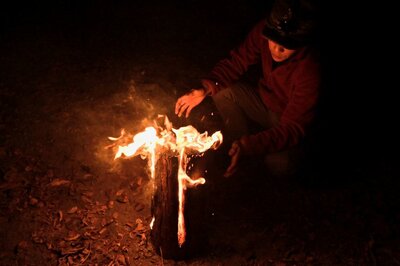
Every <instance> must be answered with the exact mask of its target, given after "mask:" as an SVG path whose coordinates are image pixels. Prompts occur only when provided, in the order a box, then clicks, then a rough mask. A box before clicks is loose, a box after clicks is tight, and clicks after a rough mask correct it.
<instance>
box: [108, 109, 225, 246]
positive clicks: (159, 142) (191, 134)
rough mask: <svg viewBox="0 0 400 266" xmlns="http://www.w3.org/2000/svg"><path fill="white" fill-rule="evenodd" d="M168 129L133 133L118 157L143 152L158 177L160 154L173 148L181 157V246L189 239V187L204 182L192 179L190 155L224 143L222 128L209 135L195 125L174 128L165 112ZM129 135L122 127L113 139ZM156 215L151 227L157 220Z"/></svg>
mask: <svg viewBox="0 0 400 266" xmlns="http://www.w3.org/2000/svg"><path fill="white" fill-rule="evenodd" d="M164 125H165V129H162V128H158V131H157V129H156V128H154V127H147V128H146V129H145V130H144V131H142V132H140V133H138V134H136V135H135V136H133V142H131V143H129V144H128V145H125V146H119V147H118V151H117V153H116V154H115V157H114V159H117V158H120V157H122V156H124V158H131V157H133V156H136V155H140V156H141V157H142V158H143V159H144V158H149V167H150V172H151V178H153V179H154V177H155V165H156V161H157V158H158V155H159V154H161V153H162V152H166V151H171V152H172V153H173V155H175V156H177V157H178V165H179V166H178V167H179V168H178V176H177V178H178V202H179V207H178V208H179V209H178V244H179V246H180V247H181V246H182V245H183V243H184V242H185V239H186V226H185V219H184V209H185V190H186V189H187V188H188V187H193V186H197V185H199V184H204V183H205V182H206V180H205V179H204V178H202V177H201V178H198V179H196V180H193V179H191V178H190V177H189V176H188V175H187V174H186V170H187V164H188V162H189V158H188V155H193V154H201V153H204V152H205V151H207V150H208V149H210V148H213V149H217V148H218V146H219V145H220V144H221V143H222V140H223V138H222V134H221V132H220V131H217V132H215V133H214V134H212V135H211V136H208V133H207V131H206V132H204V133H202V134H200V133H199V132H198V131H197V130H196V129H195V128H194V127H193V126H185V127H181V128H179V129H174V128H172V124H171V123H170V122H169V120H168V118H167V117H166V116H165V119H164ZM124 135H126V133H125V131H124V130H122V132H121V136H120V137H119V138H112V137H110V138H109V139H110V140H114V141H116V140H119V139H121V138H123V137H124ZM154 220H155V218H154V217H153V219H152V222H151V227H152V225H153V223H154Z"/></svg>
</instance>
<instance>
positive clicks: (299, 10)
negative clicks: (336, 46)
mask: <svg viewBox="0 0 400 266" xmlns="http://www.w3.org/2000/svg"><path fill="white" fill-rule="evenodd" d="M316 15H317V13H316V6H315V5H312V4H311V2H310V0H275V2H274V5H273V6H272V9H271V11H270V12H269V14H268V16H267V19H266V21H265V26H264V29H263V36H264V37H266V38H267V39H268V44H269V48H270V50H271V54H272V57H273V59H274V60H275V61H278V62H281V61H283V60H286V59H287V58H288V57H290V55H292V54H293V53H294V52H295V51H296V50H297V49H299V48H301V47H304V46H307V45H309V44H310V43H311V41H312V39H313V37H314V34H315V32H316V26H317V20H316ZM276 59H278V60H276ZM280 59H283V60H280ZM279 60H280V61H279Z"/></svg>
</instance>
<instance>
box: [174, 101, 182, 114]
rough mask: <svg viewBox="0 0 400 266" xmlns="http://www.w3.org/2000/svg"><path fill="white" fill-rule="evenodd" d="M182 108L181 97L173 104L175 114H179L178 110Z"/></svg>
mask: <svg viewBox="0 0 400 266" xmlns="http://www.w3.org/2000/svg"><path fill="white" fill-rule="evenodd" d="M181 107H182V97H181V98H179V99H178V100H177V101H176V104H175V114H178V113H179V109H180V108H181Z"/></svg>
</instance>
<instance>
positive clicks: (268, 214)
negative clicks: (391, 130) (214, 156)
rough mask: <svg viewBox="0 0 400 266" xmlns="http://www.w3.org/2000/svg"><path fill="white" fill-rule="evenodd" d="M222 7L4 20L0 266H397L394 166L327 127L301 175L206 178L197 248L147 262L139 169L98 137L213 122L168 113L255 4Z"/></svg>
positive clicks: (71, 12) (144, 7)
mask: <svg viewBox="0 0 400 266" xmlns="http://www.w3.org/2000/svg"><path fill="white" fill-rule="evenodd" d="M216 3H218V4H216ZM216 3H215V2H212V1H205V2H203V1H201V2H200V1H195V0H192V1H189V2H187V3H184V4H183V3H180V4H178V3H175V4H168V3H158V2H157V1H155V2H152V1H149V2H146V3H140V2H137V3H128V2H123V1H122V2H120V3H116V4H113V5H109V4H107V3H105V2H101V1H99V2H98V3H96V4H94V3H85V4H82V3H74V2H71V3H69V4H61V3H47V4H48V5H47V6H43V7H37V6H33V4H30V6H29V5H28V6H25V7H17V6H12V7H10V13H7V11H2V12H3V13H2V18H3V22H4V23H3V24H4V25H5V28H4V30H2V42H1V44H0V45H1V46H0V49H1V50H0V51H1V57H0V73H1V80H0V88H1V94H0V95H1V97H0V106H1V116H0V119H1V120H0V132H1V134H0V136H1V137H0V140H1V141H0V158H1V164H0V170H1V172H0V174H1V175H0V197H1V200H0V204H1V205H0V213H1V216H0V236H1V238H0V239H1V242H0V250H1V252H0V264H1V265H78V264H82V265H280V266H282V265H399V264H400V248H399V247H400V243H399V238H398V237H399V233H400V232H399V230H400V227H399V222H400V214H399V211H398V210H399V209H398V207H399V204H400V202H399V199H398V197H397V189H398V181H397V180H396V176H397V177H398V170H396V169H395V167H394V166H393V163H392V161H391V160H390V159H389V158H390V157H388V155H387V154H385V153H384V152H383V151H381V150H380V149H379V147H377V145H375V144H373V143H371V141H370V142H369V143H368V147H369V148H371V147H372V148H374V149H373V150H371V151H372V152H370V153H368V154H364V152H363V151H365V150H363V149H362V148H363V145H360V144H359V143H360V141H357V140H358V139H359V138H358V136H357V133H359V131H357V130H356V131H351V133H350V137H351V139H350V140H349V139H347V140H345V141H343V142H344V144H343V143H342V142H341V141H340V140H338V139H337V138H339V139H340V137H342V135H341V134H342V133H341V131H340V130H339V129H337V128H336V127H334V129H332V131H333V132H334V133H335V134H336V135H335V137H336V139H335V140H333V139H332V138H331V136H330V135H324V137H325V138H327V139H328V140H325V142H324V143H325V145H322V146H320V147H319V148H318V151H323V153H322V155H320V156H321V157H320V158H318V160H316V161H315V164H314V165H311V166H308V167H307V169H308V171H306V172H305V173H304V174H302V175H301V176H296V177H290V178H282V179H274V178H272V177H270V176H265V175H264V172H263V170H260V168H257V169H254V168H253V169H252V168H248V169H245V170H244V171H243V172H242V173H241V174H239V175H237V176H235V177H232V178H229V179H224V178H223V177H222V176H220V175H218V174H217V173H218V171H210V173H209V174H207V173H204V175H205V178H206V180H209V181H210V182H209V183H212V184H213V186H212V187H211V186H210V187H209V189H210V191H208V192H207V193H208V196H207V197H208V198H207V205H206V207H207V209H206V216H205V217H204V220H205V221H207V226H206V227H205V232H204V234H205V235H207V238H208V244H207V246H206V247H205V249H204V252H202V253H201V254H199V255H198V256H195V257H193V258H187V259H185V260H172V259H164V258H162V256H160V255H158V254H157V253H156V252H155V250H154V248H153V247H152V245H151V240H150V238H149V236H150V228H149V223H150V221H151V218H152V217H151V213H150V204H151V195H152V189H151V182H150V178H149V172H148V170H147V169H148V168H147V161H146V160H142V159H141V158H138V157H135V158H132V159H130V160H114V152H115V150H113V149H112V148H107V147H108V146H109V145H110V144H112V142H111V141H110V140H109V139H108V137H109V136H113V137H117V136H119V134H120V130H121V129H122V128H125V129H126V130H128V131H129V132H131V133H135V132H138V131H140V130H143V128H144V126H147V125H150V124H151V122H152V119H153V118H155V117H156V116H157V115H158V114H167V115H168V116H169V117H170V118H171V120H172V121H173V123H174V124H175V125H176V126H182V125H186V124H188V123H190V122H193V123H195V124H196V125H199V127H200V128H201V127H202V126H203V127H204V128H207V126H206V125H202V122H201V119H197V120H196V116H195V118H193V119H192V120H186V119H178V118H177V117H175V116H174V114H173V107H174V101H175V100H176V99H177V98H178V97H179V95H181V94H182V93H184V92H185V91H186V90H188V89H190V88H192V87H195V86H197V85H198V80H199V78H201V77H202V76H204V75H205V74H206V73H207V71H209V69H210V68H211V67H212V66H213V64H214V63H215V62H216V61H217V60H218V59H220V58H223V57H225V56H226V55H227V54H228V51H229V49H231V48H233V47H234V46H236V44H238V42H239V40H241V39H242V38H243V37H244V36H245V33H246V32H247V30H249V29H250V27H251V25H253V23H255V22H256V21H257V20H258V19H259V18H261V17H262V15H263V8H265V7H264V6H262V5H260V4H259V3H256V2H255V1H254V2H253V1H248V2H245V1H240V0H236V1H229V5H228V1H226V2H224V1H220V2H216ZM212 5H214V6H213V8H210V6H212ZM40 8H41V9H40ZM332 58H333V57H332ZM329 69H330V70H332V71H334V70H335V69H336V68H335V66H331V67H330V68H329ZM332 76H335V74H332ZM344 105H345V106H346V102H345V103H344ZM204 109H206V108H203V109H200V110H203V111H204ZM346 114H347V115H348V116H349V117H351V116H352V115H357V114H358V111H356V112H355V113H346ZM205 115H206V116H207V117H209V116H211V113H210V112H205ZM199 117H201V115H198V117H197V118H199ZM193 120H196V121H193ZM349 120H350V119H349ZM332 121H335V120H334V119H332ZM346 121H347V120H346ZM362 121H363V120H362ZM326 124H328V125H329V123H326ZM372 131H373V129H372ZM373 132H375V131H373ZM324 137H321V138H322V139H324ZM351 141H354V143H355V144H354V145H352V147H351V148H350V149H347V150H344V149H342V148H343V147H344V146H345V144H348V143H350V142H351ZM327 143H328V144H327ZM338 143H341V145H343V146H340V145H339V146H337V145H336V144H338ZM383 143H384V144H385V143H386V142H383ZM325 149H327V150H325ZM329 149H330V150H329ZM360 149H361V150H360ZM212 152H213V151H208V152H207V153H212ZM329 154H331V156H333V158H334V159H328V158H326V157H325V156H328V155H329ZM316 164H318V165H316ZM218 166H219V165H217V166H216V165H213V167H218ZM314 168H315V169H314ZM396 171H397V172H396ZM206 184H207V183H206ZM194 189H195V188H194ZM194 211H195V210H194Z"/></svg>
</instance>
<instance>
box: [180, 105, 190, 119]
mask: <svg viewBox="0 0 400 266" xmlns="http://www.w3.org/2000/svg"><path fill="white" fill-rule="evenodd" d="M187 108H188V105H187V104H182V105H181V107H180V109H179V114H178V116H179V117H181V116H182V114H183V113H184V112H185V110H186V109H187Z"/></svg>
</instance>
